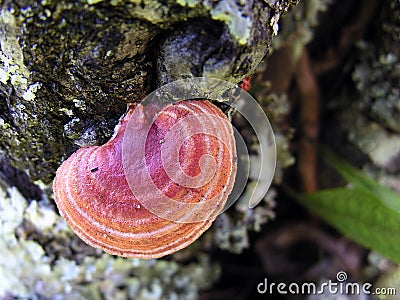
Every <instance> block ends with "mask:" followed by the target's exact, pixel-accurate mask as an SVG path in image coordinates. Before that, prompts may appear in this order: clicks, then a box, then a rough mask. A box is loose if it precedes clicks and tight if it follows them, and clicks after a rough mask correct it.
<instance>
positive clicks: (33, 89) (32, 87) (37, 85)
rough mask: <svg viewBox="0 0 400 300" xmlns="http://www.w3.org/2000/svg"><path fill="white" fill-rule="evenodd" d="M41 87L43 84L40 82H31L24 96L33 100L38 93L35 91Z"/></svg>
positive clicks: (25, 98)
mask: <svg viewBox="0 0 400 300" xmlns="http://www.w3.org/2000/svg"><path fill="white" fill-rule="evenodd" d="M40 87H41V84H40V83H39V82H35V83H33V84H30V85H29V86H28V89H27V90H26V91H25V92H24V93H23V94H22V98H24V100H27V101H31V100H33V99H35V97H36V95H35V93H36V92H37V90H38V89H39V88H40Z"/></svg>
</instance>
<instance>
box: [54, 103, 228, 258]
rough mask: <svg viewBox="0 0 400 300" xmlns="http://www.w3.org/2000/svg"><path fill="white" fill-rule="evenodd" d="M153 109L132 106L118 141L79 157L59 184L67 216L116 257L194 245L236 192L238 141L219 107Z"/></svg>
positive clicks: (56, 193) (155, 253)
mask: <svg viewBox="0 0 400 300" xmlns="http://www.w3.org/2000/svg"><path fill="white" fill-rule="evenodd" d="M151 110H152V107H151V105H149V106H143V105H141V104H139V105H136V106H134V107H131V108H130V109H129V111H128V112H127V114H126V115H125V116H124V117H123V118H122V119H121V121H120V123H119V124H118V125H117V127H116V130H115V133H114V136H113V137H112V138H111V139H110V141H108V142H107V143H106V144H104V145H103V146H94V147H84V148H81V149H79V150H78V151H76V152H75V153H74V154H73V155H71V156H70V157H69V158H68V159H67V160H66V161H65V162H64V163H63V164H62V165H61V166H60V167H59V169H58V170H57V174H56V177H55V179H54V183H53V189H54V196H55V201H56V204H57V206H58V209H59V211H60V214H61V215H62V216H63V217H64V219H65V220H66V221H67V223H68V224H69V225H70V226H71V228H72V229H73V230H74V232H75V233H76V234H77V235H78V236H79V237H80V238H81V239H82V240H84V241H85V242H86V243H88V244H89V245H91V246H93V247H96V248H100V249H103V250H104V251H106V252H108V253H110V254H113V255H120V256H124V257H137V258H146V259H150V258H157V257H162V256H164V255H167V254H170V253H173V252H175V251H178V250H180V249H182V248H184V247H186V246H188V245H189V244H191V243H192V242H193V241H195V240H196V239H197V238H198V237H199V236H200V235H201V234H202V233H203V232H204V231H206V230H207V229H208V228H209V227H210V226H211V224H212V222H213V221H214V220H215V218H216V216H217V215H218V213H219V212H220V211H221V210H222V209H223V207H224V205H225V202H226V200H227V198H228V195H229V194H230V192H231V190H232V188H233V183H234V180H235V175H236V149H235V139H234V136H233V129H232V125H231V124H230V122H229V120H228V118H227V117H226V116H225V115H224V114H223V113H222V111H221V110H220V109H219V108H217V107H216V106H215V105H213V104H212V103H210V102H209V101H207V100H190V101H189V100H187V101H186V100H185V101H179V102H175V103H172V104H168V105H166V106H165V107H164V108H163V109H162V110H160V111H159V112H157V113H156V114H154V117H152V116H151V113H150V112H151ZM149 179H150V180H149Z"/></svg>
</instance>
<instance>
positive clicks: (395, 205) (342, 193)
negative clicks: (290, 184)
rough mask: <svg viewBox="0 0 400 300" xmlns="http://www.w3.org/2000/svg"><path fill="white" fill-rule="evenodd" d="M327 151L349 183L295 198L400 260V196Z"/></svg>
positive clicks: (350, 234)
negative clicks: (345, 185)
mask: <svg viewBox="0 0 400 300" xmlns="http://www.w3.org/2000/svg"><path fill="white" fill-rule="evenodd" d="M323 152H324V157H325V158H326V159H327V160H328V161H329V163H331V164H332V166H333V167H334V168H335V169H336V170H337V171H338V172H339V173H340V174H341V175H342V176H343V178H344V179H346V180H347V181H348V182H349V186H348V187H343V188H335V189H327V190H322V191H318V192H315V193H312V194H302V195H298V194H297V195H296V194H295V195H294V196H295V198H297V199H298V200H299V201H300V202H301V203H303V205H305V206H306V207H308V208H309V209H310V210H312V211H314V212H315V213H316V214H319V215H320V216H321V217H322V218H324V219H325V220H326V221H327V222H328V223H330V224H331V225H332V226H333V227H335V228H336V229H338V230H339V231H340V232H342V233H343V234H344V235H346V236H348V237H349V238H351V239H353V240H355V241H356V242H358V243H360V244H361V245H363V246H365V247H367V248H369V249H372V250H375V251H377V252H379V253H381V254H382V255H384V256H386V257H387V258H389V259H391V260H393V261H395V262H397V263H400V195H398V194H397V193H395V192H394V191H392V190H390V189H389V188H387V187H385V186H382V185H381V184H379V183H378V182H376V181H375V180H374V179H372V178H370V177H368V176H366V175H365V174H364V173H363V172H362V171H360V170H357V169H355V168H353V167H352V166H350V165H349V164H348V163H346V162H344V161H342V160H340V159H338V158H337V157H335V156H334V155H332V154H331V153H329V152H327V151H323Z"/></svg>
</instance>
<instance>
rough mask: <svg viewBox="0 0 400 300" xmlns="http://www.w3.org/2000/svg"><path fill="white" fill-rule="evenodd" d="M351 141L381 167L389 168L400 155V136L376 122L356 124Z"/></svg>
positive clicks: (350, 136)
mask: <svg viewBox="0 0 400 300" xmlns="http://www.w3.org/2000/svg"><path fill="white" fill-rule="evenodd" d="M349 139H350V141H352V142H353V143H354V144H356V145H357V146H358V147H359V149H360V150H361V151H363V152H364V153H365V154H367V155H368V156H369V158H370V159H371V160H372V162H373V163H374V164H376V165H377V166H380V167H387V166H388V165H389V164H390V163H391V162H392V161H393V160H395V159H396V157H397V156H399V155H400V136H399V135H396V134H391V133H389V132H387V131H386V130H385V129H384V128H382V127H381V126H380V125H379V124H377V123H374V122H370V123H368V124H364V122H359V123H358V124H356V125H355V128H353V130H351V131H350V133H349Z"/></svg>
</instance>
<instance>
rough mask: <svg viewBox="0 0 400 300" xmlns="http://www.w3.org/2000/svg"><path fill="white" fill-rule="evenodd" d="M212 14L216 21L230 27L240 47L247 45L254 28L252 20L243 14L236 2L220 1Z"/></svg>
mask: <svg viewBox="0 0 400 300" xmlns="http://www.w3.org/2000/svg"><path fill="white" fill-rule="evenodd" d="M210 14H211V17H212V18H213V19H214V20H217V21H222V22H224V23H225V24H226V25H227V26H228V28H229V31H230V33H231V34H232V36H233V37H234V38H235V39H236V40H237V41H238V42H239V44H240V45H245V44H246V43H247V41H248V39H249V38H250V30H251V26H252V22H251V18H250V17H247V16H244V15H243V14H242V12H241V10H240V7H239V6H238V5H237V3H236V2H235V1H234V0H224V1H220V2H219V3H218V4H217V5H216V6H215V7H214V8H213V9H211V10H210Z"/></svg>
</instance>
